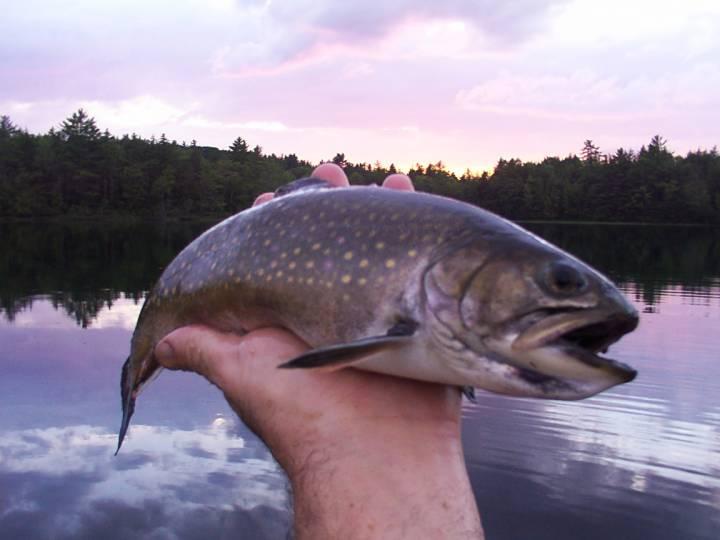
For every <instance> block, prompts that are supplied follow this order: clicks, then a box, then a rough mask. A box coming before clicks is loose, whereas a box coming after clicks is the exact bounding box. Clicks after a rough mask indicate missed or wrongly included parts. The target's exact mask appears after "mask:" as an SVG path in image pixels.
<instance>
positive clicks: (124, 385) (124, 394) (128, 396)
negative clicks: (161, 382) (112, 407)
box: [115, 357, 135, 456]
mask: <svg viewBox="0 0 720 540" xmlns="http://www.w3.org/2000/svg"><path fill="white" fill-rule="evenodd" d="M129 372H130V357H128V359H127V360H125V364H123V368H122V377H121V379H120V399H121V401H122V422H121V423H120V433H119V435H118V445H117V449H116V450H115V455H116V456H117V454H118V452H119V451H120V447H121V446H122V443H123V439H125V434H126V433H127V430H128V426H129V425H130V418H131V417H132V415H133V412H135V398H134V396H133V389H132V388H131V386H132V384H133V382H132V380H131V378H130V373H129Z"/></svg>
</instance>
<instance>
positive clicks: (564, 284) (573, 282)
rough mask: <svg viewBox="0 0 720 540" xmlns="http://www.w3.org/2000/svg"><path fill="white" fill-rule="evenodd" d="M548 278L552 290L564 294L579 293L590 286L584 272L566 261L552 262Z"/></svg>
mask: <svg viewBox="0 0 720 540" xmlns="http://www.w3.org/2000/svg"><path fill="white" fill-rule="evenodd" d="M546 280H547V284H548V286H549V287H550V290H552V291H554V292H556V293H560V294H562V295H570V294H579V293H581V292H583V291H584V290H585V289H587V286H588V282H587V279H585V276H584V275H583V274H582V272H581V271H580V270H579V269H578V268H576V267H575V266H574V265H573V264H571V263H569V262H566V261H553V262H552V263H550V267H549V269H548V272H547V278H546Z"/></svg>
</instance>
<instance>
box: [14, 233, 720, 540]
mask: <svg viewBox="0 0 720 540" xmlns="http://www.w3.org/2000/svg"><path fill="white" fill-rule="evenodd" d="M527 226H528V227H529V228H531V229H533V230H534V231H535V232H537V233H539V234H540V235H542V236H544V237H546V238H547V239H549V240H551V241H552V242H554V243H557V244H558V245H560V246H562V247H564V248H566V249H568V250H569V251H571V252H572V253H574V254H576V255H578V256H580V257H581V258H583V259H585V260H587V261H588V262H590V263H592V264H593V265H595V266H596V267H598V268H599V269H601V270H602V271H604V272H606V273H607V274H609V275H610V276H611V277H612V278H613V279H615V280H616V281H617V282H618V283H619V284H620V286H621V288H622V289H623V291H625V293H626V294H627V295H628V296H629V298H631V299H632V300H633V302H635V304H636V305H637V307H638V310H639V311H640V312H641V314H642V315H641V324H640V327H639V329H638V330H637V331H636V332H634V333H633V334H631V335H629V336H627V337H626V338H625V339H623V340H622V342H620V343H619V344H617V345H615V346H614V347H613V349H612V356H613V357H614V358H618V359H621V360H623V361H625V362H627V363H630V364H632V365H633V366H634V367H636V368H637V369H638V370H639V372H640V374H639V376H638V378H637V379H636V380H635V381H634V382H633V383H631V384H627V385H624V386H621V387H618V388H615V389H612V390H611V391H608V392H606V393H604V394H601V395H599V396H596V397H594V398H592V399H588V400H585V401H581V402H559V401H553V402H551V401H536V400H525V399H513V398H505V397H500V396H496V395H490V394H487V393H483V392H478V400H477V403H476V404H470V403H467V404H465V406H464V410H463V415H464V426H463V430H464V431H463V432H464V445H465V452H466V458H467V465H468V468H469V471H470V475H471V479H472V484H473V488H474V491H475V495H476V497H477V500H478V503H479V506H480V510H481V514H482V518H483V523H484V526H485V529H486V533H487V537H488V538H489V539H490V540H515V539H523V540H524V539H530V540H533V539H541V540H542V539H553V540H571V539H572V540H577V539H584V540H593V539H597V540H601V539H602V540H607V539H612V540H630V539H637V540H646V539H653V540H662V539H668V540H670V539H672V540H718V538H720V232H719V231H717V230H712V229H703V228H695V227H682V228H680V227H676V228H674V227H642V226H590V225H546V224H543V225H541V224H529V225H527ZM204 228H205V226H204V225H199V224H193V225H171V226H159V225H157V226H149V225H143V226H140V225H138V226H98V225H92V226H87V225H38V224H0V538H2V539H5V538H7V539H15V538H23V539H33V538H41V539H48V538H53V539H65V538H68V539H69V538H73V539H95V538H103V539H106V540H109V539H114V538H118V539H120V538H151V539H169V538H177V539H194V538H198V539H203V540H206V539H208V538H213V539H221V538H238V537H240V538H285V537H286V535H287V530H288V527H289V523H290V519H289V512H288V497H287V486H286V482H285V479H284V477H283V475H282V473H281V472H280V471H279V469H278V467H277V466H276V465H275V464H274V462H273V461H272V459H271V457H270V455H269V453H268V451H267V450H266V449H265V448H264V447H263V445H262V444H261V443H260V442H259V441H258V440H257V439H256V438H255V437H254V436H253V435H252V434H250V433H249V432H248V430H247V429H246V428H245V427H244V426H243V425H242V424H241V423H240V422H239V421H238V420H237V419H236V418H235V416H234V414H233V413H232V412H231V411H230V409H229V408H228V406H227V405H226V404H225V402H224V400H223V399H222V396H221V395H220V394H219V392H218V391H217V390H216V389H215V388H213V387H211V386H210V385H209V384H207V383H205V382H204V381H203V380H201V379H200V378H199V377H197V376H192V375H190V374H182V373H169V372H165V373H163V375H162V376H161V377H160V378H159V379H158V380H157V381H156V382H155V383H154V384H153V385H151V386H150V387H149V388H148V390H147V391H145V392H144V393H143V396H142V400H141V402H139V403H138V409H137V411H136V413H135V417H134V418H133V426H132V428H131V430H130V434H129V437H128V439H127V440H126V442H125V446H124V447H123V450H122V452H121V453H120V454H119V455H118V456H117V457H113V451H114V449H115V444H116V434H117V428H118V425H119V421H120V399H119V375H120V368H121V365H122V362H123V361H124V359H125V357H126V355H127V352H128V347H129V340H130V334H131V332H132V328H133V327H134V324H135V320H136V317H137V315H138V313H139V310H140V306H141V303H142V301H143V298H144V295H145V292H146V291H147V289H148V288H149V286H150V285H151V284H152V283H153V281H154V279H155V278H156V277H157V276H158V275H159V273H160V272H161V270H162V268H163V266H164V265H165V264H166V263H167V262H168V261H169V260H170V259H171V258H172V257H173V255H174V254H175V253H177V252H178V251H179V250H180V249H181V248H182V247H183V246H184V245H185V244H186V243H187V242H189V241H190V240H191V239H192V238H193V237H194V236H195V235H196V234H198V233H199V232H200V231H201V230H203V229H204Z"/></svg>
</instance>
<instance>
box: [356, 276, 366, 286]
mask: <svg viewBox="0 0 720 540" xmlns="http://www.w3.org/2000/svg"><path fill="white" fill-rule="evenodd" d="M366 283H367V279H365V278H364V277H361V278H360V279H358V285H365V284H366Z"/></svg>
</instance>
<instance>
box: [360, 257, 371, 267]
mask: <svg viewBox="0 0 720 540" xmlns="http://www.w3.org/2000/svg"><path fill="white" fill-rule="evenodd" d="M368 264H370V263H369V262H368V260H367V259H363V260H362V261H360V268H367V265H368Z"/></svg>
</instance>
